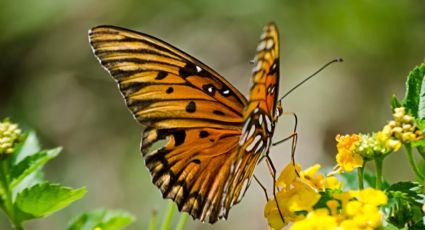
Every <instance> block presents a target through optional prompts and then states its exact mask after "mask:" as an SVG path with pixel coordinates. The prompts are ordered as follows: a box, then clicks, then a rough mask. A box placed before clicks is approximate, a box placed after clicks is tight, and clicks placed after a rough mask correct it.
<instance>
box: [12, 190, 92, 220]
mask: <svg viewBox="0 0 425 230" xmlns="http://www.w3.org/2000/svg"><path fill="white" fill-rule="evenodd" d="M85 193H86V189H85V188H79V189H72V188H69V187H64V186H61V185H58V184H51V183H42V184H36V185H34V186H32V187H30V188H26V189H24V190H23V191H22V192H20V193H18V195H17V197H16V202H15V204H16V206H17V208H19V210H21V211H23V212H25V213H28V214H30V215H32V216H34V217H35V218H37V217H43V216H47V215H49V214H51V213H53V212H55V211H57V210H59V209H62V208H65V207H66V206H68V205H69V204H71V203H72V202H74V201H76V200H78V199H81V198H82V197H83V196H84V194H85Z"/></svg>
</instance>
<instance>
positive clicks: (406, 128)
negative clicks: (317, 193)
mask: <svg viewBox="0 0 425 230" xmlns="http://www.w3.org/2000/svg"><path fill="white" fill-rule="evenodd" d="M393 118H394V119H393V120H391V121H389V122H388V124H387V125H385V126H384V128H383V129H382V130H381V131H378V132H375V133H372V134H352V135H344V136H341V135H337V137H336V141H337V142H338V144H337V150H338V154H337V155H336V160H337V163H338V167H337V169H336V170H335V172H337V173H338V172H350V171H352V170H353V169H355V168H359V167H363V164H364V161H365V160H369V159H374V158H376V157H381V156H385V155H387V154H389V153H391V152H395V151H398V150H399V149H400V147H401V145H402V144H406V143H410V142H413V141H418V140H420V139H422V138H423V133H422V132H421V131H420V129H419V128H418V126H417V124H416V121H415V119H414V118H413V117H412V116H410V115H408V114H406V110H405V108H404V107H399V108H396V109H395V110H394V114H393Z"/></svg>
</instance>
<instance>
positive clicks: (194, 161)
mask: <svg viewBox="0 0 425 230" xmlns="http://www.w3.org/2000/svg"><path fill="white" fill-rule="evenodd" d="M192 162H193V163H195V164H198V165H199V164H200V163H201V161H200V160H199V159H194V160H192Z"/></svg>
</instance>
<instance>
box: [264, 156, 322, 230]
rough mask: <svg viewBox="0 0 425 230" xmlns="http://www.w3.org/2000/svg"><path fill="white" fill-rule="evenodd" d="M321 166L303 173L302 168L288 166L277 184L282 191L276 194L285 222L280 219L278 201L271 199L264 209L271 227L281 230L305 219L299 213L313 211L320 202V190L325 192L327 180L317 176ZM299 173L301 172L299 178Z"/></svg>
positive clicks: (319, 175)
mask: <svg viewBox="0 0 425 230" xmlns="http://www.w3.org/2000/svg"><path fill="white" fill-rule="evenodd" d="M319 168H320V165H315V166H313V167H310V168H308V169H307V170H305V171H302V172H301V166H300V165H298V164H296V165H295V166H294V165H293V164H292V163H290V164H288V165H287V166H286V167H285V168H284V169H283V171H282V173H281V174H280V176H279V178H278V179H277V181H276V184H277V185H278V187H279V188H281V190H280V191H278V192H277V193H276V199H277V202H278V203H279V208H280V211H281V212H282V215H283V216H284V220H285V222H283V220H282V218H281V217H280V214H279V210H278V208H277V205H276V201H275V200H274V199H271V200H269V201H268V202H267V204H266V206H265V208H264V216H265V217H266V218H267V221H268V223H269V226H270V227H271V228H273V229H280V228H283V227H284V226H286V225H287V224H288V223H289V222H294V221H297V220H300V219H303V218H304V215H302V214H299V213H297V212H299V211H312V210H313V206H314V205H315V204H316V203H317V202H318V201H319V199H320V194H319V193H318V190H324V185H325V184H326V178H325V177H324V176H323V175H321V174H318V175H316V174H317V171H318V170H319ZM295 170H297V172H300V177H298V175H297V173H296V171H295Z"/></svg>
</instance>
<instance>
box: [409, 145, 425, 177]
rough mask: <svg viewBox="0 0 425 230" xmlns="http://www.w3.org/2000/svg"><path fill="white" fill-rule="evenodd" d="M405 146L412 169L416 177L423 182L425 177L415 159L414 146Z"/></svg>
mask: <svg viewBox="0 0 425 230" xmlns="http://www.w3.org/2000/svg"><path fill="white" fill-rule="evenodd" d="M404 146H405V149H406V155H407V159H408V160H409V163H410V167H412V169H413V172H414V173H415V175H416V177H418V178H419V179H420V180H422V181H423V180H424V176H423V175H422V174H421V172H420V171H419V169H418V167H417V166H416V163H415V158H414V157H413V151H412V146H411V145H410V144H405V145H404Z"/></svg>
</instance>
